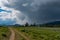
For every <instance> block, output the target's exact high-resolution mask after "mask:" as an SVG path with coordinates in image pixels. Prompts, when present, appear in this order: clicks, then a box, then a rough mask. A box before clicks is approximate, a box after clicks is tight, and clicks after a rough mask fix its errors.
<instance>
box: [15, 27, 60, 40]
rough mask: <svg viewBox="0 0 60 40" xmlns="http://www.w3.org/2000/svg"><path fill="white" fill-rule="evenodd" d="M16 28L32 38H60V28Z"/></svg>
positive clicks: (48, 39)
mask: <svg viewBox="0 0 60 40" xmlns="http://www.w3.org/2000/svg"><path fill="white" fill-rule="evenodd" d="M15 29H16V30H18V31H19V32H21V33H22V34H24V35H25V36H27V37H28V38H29V39H30V40H60V28H46V27H45V28H44V27H16V28H15Z"/></svg>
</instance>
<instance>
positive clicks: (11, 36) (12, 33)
mask: <svg viewBox="0 0 60 40" xmlns="http://www.w3.org/2000/svg"><path fill="white" fill-rule="evenodd" d="M9 29H10V31H11V35H10V39H9V40H14V39H15V32H14V30H13V29H12V28H9Z"/></svg>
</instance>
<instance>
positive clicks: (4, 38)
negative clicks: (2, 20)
mask: <svg viewBox="0 0 60 40" xmlns="http://www.w3.org/2000/svg"><path fill="white" fill-rule="evenodd" d="M9 36H10V32H9V29H8V28H6V27H0V40H8V39H9Z"/></svg>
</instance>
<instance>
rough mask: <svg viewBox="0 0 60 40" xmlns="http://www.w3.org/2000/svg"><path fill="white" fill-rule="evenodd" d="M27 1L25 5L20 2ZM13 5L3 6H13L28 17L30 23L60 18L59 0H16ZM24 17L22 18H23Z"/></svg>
mask: <svg viewBox="0 0 60 40" xmlns="http://www.w3.org/2000/svg"><path fill="white" fill-rule="evenodd" d="M25 3H28V5H27V6H22V4H25ZM14 4H15V5H13V6H11V5H12V4H11V5H8V4H6V5H5V6H8V7H12V8H15V9H17V10H19V11H21V12H23V13H24V14H26V15H27V16H28V17H29V19H30V20H29V21H31V22H32V23H34V22H36V23H44V22H47V21H49V22H50V21H55V20H60V1H59V0H17V1H16V2H14ZM23 19H24V18H23Z"/></svg>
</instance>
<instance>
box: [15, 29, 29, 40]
mask: <svg viewBox="0 0 60 40" xmlns="http://www.w3.org/2000/svg"><path fill="white" fill-rule="evenodd" d="M14 30H15V32H17V33H18V34H19V35H21V36H22V37H23V38H24V39H25V40H29V38H28V37H26V36H25V35H24V34H22V33H21V32H19V31H17V30H16V29H14Z"/></svg>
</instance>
